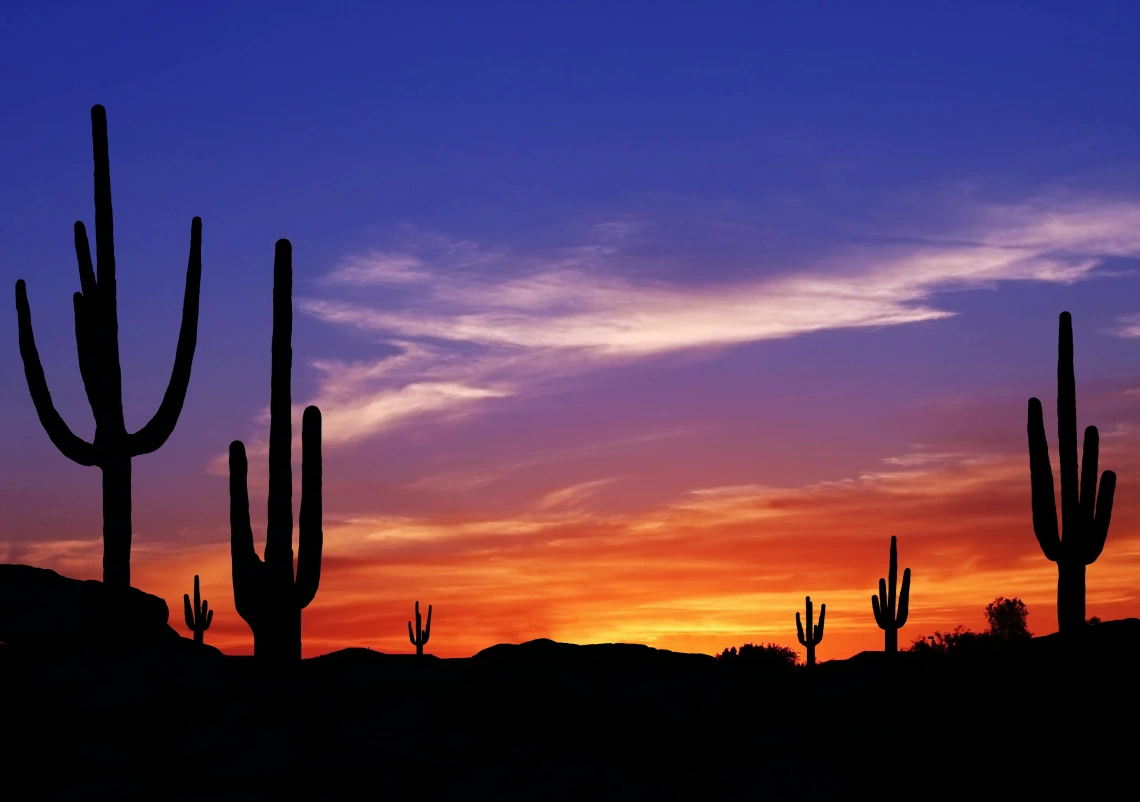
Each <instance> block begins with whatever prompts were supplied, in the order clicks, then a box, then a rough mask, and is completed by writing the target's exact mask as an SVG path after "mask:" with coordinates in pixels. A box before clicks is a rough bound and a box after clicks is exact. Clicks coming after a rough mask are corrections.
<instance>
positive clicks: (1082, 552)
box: [1027, 312, 1116, 632]
mask: <svg viewBox="0 0 1140 802" xmlns="http://www.w3.org/2000/svg"><path fill="white" fill-rule="evenodd" d="M1057 339H1058V343H1057V435H1058V443H1057V451H1058V455H1059V460H1060V463H1061V533H1060V535H1058V531H1057V502H1056V498H1055V497H1054V495H1053V467H1052V465H1051V464H1050V461H1049V442H1048V440H1046V438H1045V422H1044V419H1043V417H1042V413H1041V402H1040V401H1038V400H1037V399H1036V398H1030V399H1029V423H1028V426H1027V429H1028V432H1029V477H1030V479H1029V481H1030V487H1031V493H1032V499H1033V532H1034V534H1036V535H1037V542H1038V543H1040V544H1041V551H1043V552H1044V553H1045V557H1046V558H1047V559H1050V560H1052V561H1053V562H1055V563H1057V628H1058V629H1059V630H1060V631H1061V632H1066V631H1071V630H1072V629H1074V628H1076V627H1080V626H1083V625H1084V623H1085V566H1087V565H1091V564H1092V563H1093V562H1095V561H1096V558H1097V557H1099V556H1100V553H1101V551H1103V550H1104V541H1105V540H1106V539H1107V538H1108V522H1109V519H1110V518H1111V517H1112V499H1113V496H1114V494H1115V493H1116V474H1115V473H1113V472H1112V471H1105V472H1104V475H1103V476H1102V477H1101V480H1100V498H1097V489H1096V471H1097V458H1098V456H1099V451H1100V435H1099V433H1098V432H1097V429H1096V427H1095V426H1089V427H1088V428H1087V429H1085V448H1084V459H1083V461H1082V464H1081V466H1080V467H1081V474H1080V484H1079V486H1078V484H1077V380H1076V376H1075V374H1074V372H1073V318H1072V316H1071V315H1070V314H1069V313H1068V312H1062V313H1061V322H1060V331H1059V332H1058V338H1057Z"/></svg>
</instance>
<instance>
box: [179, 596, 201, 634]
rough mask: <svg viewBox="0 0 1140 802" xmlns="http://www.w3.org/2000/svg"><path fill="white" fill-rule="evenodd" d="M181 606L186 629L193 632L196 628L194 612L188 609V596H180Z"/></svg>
mask: <svg viewBox="0 0 1140 802" xmlns="http://www.w3.org/2000/svg"><path fill="white" fill-rule="evenodd" d="M182 606H183V608H184V610H185V613H186V628H187V629H188V630H190V631H191V632H193V631H195V630H196V629H197V628H198V627H197V626H196V625H195V623H194V611H193V610H192V609H191V608H190V594H188V593H183V594H182Z"/></svg>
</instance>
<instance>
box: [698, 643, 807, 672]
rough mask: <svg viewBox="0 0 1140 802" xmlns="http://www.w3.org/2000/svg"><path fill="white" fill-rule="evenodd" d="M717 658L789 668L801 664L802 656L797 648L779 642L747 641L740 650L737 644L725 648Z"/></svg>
mask: <svg viewBox="0 0 1140 802" xmlns="http://www.w3.org/2000/svg"><path fill="white" fill-rule="evenodd" d="M717 659H718V660H721V661H724V662H738V661H739V662H742V663H755V664H759V665H767V666H772V667H775V668H787V667H790V666H797V665H799V661H800V656H799V655H798V654H796V650H795V649H792V648H789V647H787V646H780V645H779V644H778V643H767V644H764V645H760V644H755V645H754V644H751V643H746V644H744V645H743V646H741V647H740V649H739V651H738V650H737V648H736V647H735V646H733V647H731V648H728V649H725V650H724V651H723V652H721V653H720V654H718V655H717Z"/></svg>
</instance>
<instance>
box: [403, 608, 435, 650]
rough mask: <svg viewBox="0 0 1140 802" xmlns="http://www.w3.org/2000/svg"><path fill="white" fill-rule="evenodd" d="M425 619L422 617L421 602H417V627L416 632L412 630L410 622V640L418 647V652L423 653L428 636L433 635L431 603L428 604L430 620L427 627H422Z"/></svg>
mask: <svg viewBox="0 0 1140 802" xmlns="http://www.w3.org/2000/svg"><path fill="white" fill-rule="evenodd" d="M422 625H423V619H421V618H420V603H419V602H416V629H415V634H413V631H412V622H411V621H409V622H408V640H410V641H411V642H412V645H413V646H415V647H416V654H418V655H422V654H423V653H424V646H425V645H427V642H428V638H430V637H431V605H430V604H429V605H428V620H427V627H426V628H425V629H421V628H420V627H421V626H422Z"/></svg>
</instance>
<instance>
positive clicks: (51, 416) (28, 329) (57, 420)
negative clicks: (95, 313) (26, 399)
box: [16, 279, 98, 466]
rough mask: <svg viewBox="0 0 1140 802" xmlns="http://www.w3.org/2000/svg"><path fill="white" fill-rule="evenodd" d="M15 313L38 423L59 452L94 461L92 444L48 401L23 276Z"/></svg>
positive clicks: (78, 460) (86, 463) (81, 461)
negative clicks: (80, 435)
mask: <svg viewBox="0 0 1140 802" xmlns="http://www.w3.org/2000/svg"><path fill="white" fill-rule="evenodd" d="M16 316H17V318H18V322H19V328H20V356H21V358H22V359H23V361H24V376H25V377H26V378H27V380H28V391H29V393H31V396H32V403H33V404H35V407H36V414H37V415H38V416H39V419H40V424H41V425H42V426H43V427H44V431H46V432H47V435H48V438H49V439H50V440H51V442H52V444H53V445H54V446H55V447H56V448H58V449H59V451H60V453H61V454H63V456H65V457H67V458H68V459H69V460H71V461H72V462H76V463H78V464H80V465H84V466H91V465H97V464H98V452H97V451H96V449H95V446H94V445H92V444H91V443H88V442H87V441H86V440H83V439H82V438H80V437H78V436H76V435H75V434H73V433H72V431H71V429H69V428H68V426H67V423H65V422H64V420H63V418H62V417H61V416H60V414H59V412H57V411H56V409H55V405H54V404H53V403H52V400H51V392H50V391H49V390H48V386H47V379H46V378H45V377H44V368H43V365H42V364H41V363H40V353H39V351H38V350H37V349H36V340H35V336H34V335H33V334H32V312H31V308H30V307H29V306H28V292H27V288H26V287H25V285H24V280H23V279H20V280H19V281H17V282H16Z"/></svg>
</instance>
